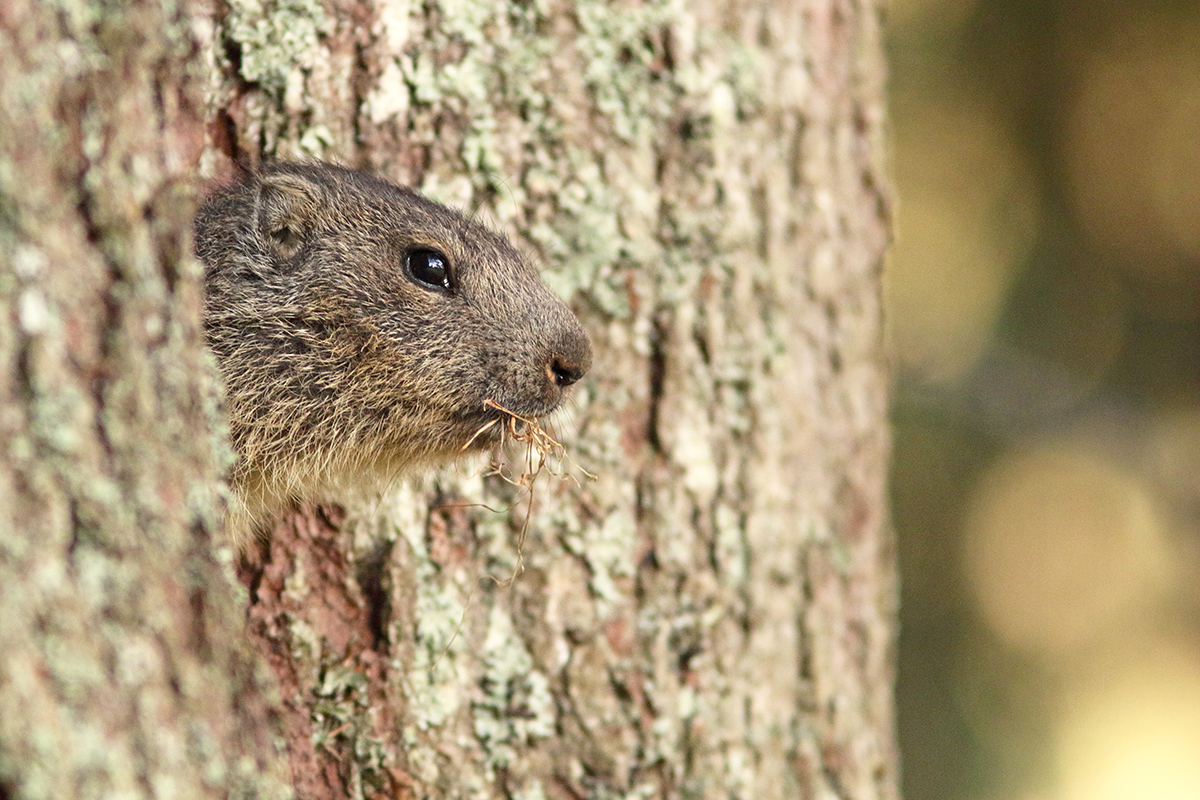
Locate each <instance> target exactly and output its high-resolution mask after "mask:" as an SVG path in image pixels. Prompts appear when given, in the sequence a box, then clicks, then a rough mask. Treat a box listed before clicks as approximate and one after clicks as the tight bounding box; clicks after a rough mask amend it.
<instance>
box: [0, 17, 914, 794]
mask: <svg viewBox="0 0 1200 800" xmlns="http://www.w3.org/2000/svg"><path fill="white" fill-rule="evenodd" d="M111 5H112V8H110V9H104V10H97V11H92V10H86V9H81V10H71V8H66V9H58V10H55V11H54V12H53V13H51V12H50V11H49V10H46V9H43V8H40V7H36V6H33V5H26V4H24V3H21V2H18V3H17V4H15V5H12V6H11V7H9V8H6V9H4V10H0V37H3V39H0V91H2V92H3V95H2V96H0V102H2V103H3V104H4V105H3V113H4V114H5V116H6V119H7V120H10V121H15V124H13V123H12V122H10V123H8V124H6V125H5V126H3V128H2V129H0V137H4V138H3V139H0V141H2V142H3V145H4V147H3V153H2V154H0V157H2V158H3V160H2V161H0V192H2V194H0V203H2V204H3V205H0V236H3V237H5V240H4V241H3V242H2V246H0V263H2V264H3V265H4V266H3V269H4V271H3V273H2V276H0V277H2V278H3V282H2V283H0V297H3V301H4V303H5V304H6V308H8V310H9V311H8V314H9V320H10V321H11V324H9V325H6V326H4V327H3V328H2V329H0V331H2V336H3V338H0V358H3V363H4V365H5V369H4V370H3V373H2V374H3V376H4V378H3V380H4V381H5V389H4V392H5V394H4V398H3V401H0V402H3V407H2V408H0V424H3V426H4V431H5V440H6V442H9V445H8V450H7V452H6V453H5V455H4V457H3V458H4V461H3V464H2V467H0V468H2V469H3V474H4V480H3V482H2V483H0V492H3V493H4V494H3V496H0V508H2V509H3V511H4V513H6V514H8V515H9V518H7V519H5V520H4V522H5V524H6V533H5V534H4V538H3V540H2V541H0V569H2V570H3V571H4V575H3V577H2V580H0V586H2V587H3V590H2V593H0V645H3V647H4V653H5V656H4V661H3V662H2V665H0V797H6V796H7V797H38V798H41V797H45V798H51V797H53V798H61V797H85V796H98V795H101V794H104V793H106V792H108V793H115V792H117V791H118V790H120V791H123V792H125V793H126V794H127V796H131V797H132V796H147V797H148V796H155V795H159V794H167V793H174V794H176V795H177V796H189V797H191V796H206V795H207V794H212V795H213V796H221V795H223V794H226V793H231V794H232V795H234V796H250V795H257V796H263V797H266V796H272V793H273V792H275V791H276V790H277V789H278V786H279V782H278V778H277V775H278V774H279V772H278V769H279V765H278V764H276V765H274V766H271V767H266V765H268V764H270V762H271V753H270V752H269V751H270V747H269V743H270V741H271V736H272V734H273V733H277V734H280V735H281V736H282V738H283V740H284V741H286V743H287V750H288V752H287V755H286V760H287V761H289V762H290V765H291V771H292V780H293V782H294V786H295V788H296V791H297V794H298V795H299V796H300V797H303V798H324V797H329V798H333V797H398V796H399V797H403V796H414V797H502V796H503V797H510V798H527V799H528V800H533V798H542V797H547V798H571V797H595V798H607V797H618V796H621V797H647V798H650V797H664V798H667V797H670V798H684V797H718V796H721V797H739V798H754V799H755V800H769V799H770V798H785V797H788V798H791V797H798V798H807V797H829V796H835V797H845V798H850V797H853V798H856V799H858V800H869V799H871V798H893V797H895V796H896V789H895V784H896V765H895V743H894V741H893V738H892V737H893V734H892V730H893V729H892V705H891V682H892V641H893V637H894V631H893V620H894V608H893V605H894V586H893V580H894V578H893V563H892V546H891V540H890V529H889V527H888V524H887V519H886V513H885V495H884V485H883V484H884V477H885V474H886V460H887V450H888V447H887V442H888V439H887V433H886V416H885V406H886V391H885V389H886V375H885V365H884V361H883V351H882V343H881V320H880V299H879V295H880V286H879V271H880V267H881V263H882V253H883V248H884V245H885V242H886V238H887V235H886V231H887V225H888V219H887V205H886V200H885V197H884V192H883V190H882V188H881V187H882V185H883V183H884V176H883V168H882V157H883V146H882V140H881V137H882V131H883V120H882V116H883V107H882V101H883V98H882V81H883V75H882V54H881V48H880V32H879V27H878V26H879V18H878V10H877V9H876V8H875V7H874V6H873V5H871V4H869V3H867V4H863V3H854V2H850V1H849V0H784V1H783V2H776V1H774V0H772V1H771V2H768V1H767V0H760V1H759V2H757V3H750V2H738V1H737V0H734V1H733V2H730V1H729V0H723V2H715V0H646V1H645V2H639V3H633V2H617V3H601V2H598V0H579V1H578V2H575V3H571V4H559V3H555V2H549V0H546V1H545V2H542V1H540V0H530V2H522V3H507V4H505V3H497V2H479V1H476V0H456V1H455V2H451V0H442V2H433V1H431V2H427V3H424V4H421V5H416V4H409V3H408V2H403V0H375V2H351V0H341V1H340V2H339V1H337V0H331V1H329V2H323V3H322V2H318V0H277V1H276V2H271V0H231V2H226V3H220V4H216V6H215V8H211V7H209V6H208V5H207V4H204V3H199V2H195V3H192V4H191V8H190V13H191V17H190V18H187V17H185V16H180V17H173V16H172V14H171V13H166V14H164V12H161V11H158V10H156V9H155V8H153V5H152V4H144V5H143V4H138V3H133V4H117V3H113V4H111ZM72 8H73V7H72ZM172 13H174V12H172ZM197 87H206V89H207V93H208V96H207V109H206V110H204V111H200V110H199V108H198V106H197V102H198V100H197V97H196V92H197V91H198V89H197ZM200 125H204V126H205V127H204V128H203V130H202V129H200V127H199V126H200ZM204 131H207V141H208V144H209V147H208V148H207V149H206V150H205V152H204V153H203V155H199V156H198V155H197V154H198V151H199V149H200V147H202V146H203V139H204V135H203V132H204ZM271 157H317V158H324V159H331V160H338V161H341V162H343V163H347V164H350V165H354V166H361V167H366V168H370V169H374V170H376V171H378V172H381V173H382V174H385V175H388V176H389V177H392V178H394V179H396V180H398V181H401V182H404V183H408V184H411V185H414V186H417V187H419V188H422V189H423V190H424V191H426V192H427V193H428V194H430V195H432V196H434V197H436V198H438V199H441V200H443V201H446V202H449V203H451V204H453V205H458V206H460V207H466V208H469V209H472V210H476V209H477V210H479V212H480V213H482V214H485V215H487V216H488V217H489V218H490V219H491V221H492V223H493V224H494V225H496V226H498V227H501V228H503V229H504V230H506V231H507V232H508V233H510V234H511V235H512V236H514V238H516V239H517V240H518V241H520V242H521V243H522V244H523V245H524V246H525V247H526V249H527V250H528V251H529V252H531V253H532V254H534V255H535V256H536V257H537V258H538V259H539V261H540V262H541V263H542V264H543V265H544V266H545V274H546V277H547V280H548V281H549V282H551V284H552V285H554V286H555V288H557V289H558V290H559V291H560V292H561V293H562V294H563V295H564V296H566V297H569V298H572V299H573V303H574V305H575V308H576V309H577V311H578V312H579V314H580V316H581V318H582V319H583V320H584V322H585V324H587V325H588V327H589V329H590V331H591V334H592V337H593V343H594V345H595V348H596V361H595V365H594V367H593V371H592V374H591V375H590V376H589V378H588V379H586V380H585V382H584V385H583V386H581V387H579V389H578V391H577V392H576V394H575V401H574V402H573V404H572V405H573V407H572V408H571V409H570V410H569V413H567V414H565V415H564V416H563V418H562V419H560V420H559V424H558V430H559V432H560V437H559V438H561V439H562V440H563V441H564V443H565V444H566V445H567V447H568V449H569V452H570V454H571V457H572V458H573V459H574V460H575V462H577V463H578V464H579V465H580V466H581V467H583V468H585V469H586V470H588V471H589V472H591V473H594V474H595V476H596V478H595V480H588V479H586V476H584V475H583V473H582V472H581V471H578V470H575V475H576V477H578V478H579V481H578V483H576V482H573V481H571V480H565V479H560V478H556V477H554V476H551V475H547V474H543V475H542V476H541V477H540V478H538V481H537V484H536V486H537V491H536V492H535V501H534V503H533V509H532V512H531V513H530V515H529V524H528V532H527V536H526V537H525V538H524V541H523V543H522V541H521V538H522V537H521V536H520V531H521V530H522V528H523V527H524V521H525V519H526V511H527V510H528V504H527V502H526V499H525V495H524V493H522V492H518V491H515V490H514V489H513V487H511V486H510V485H508V484H507V483H505V482H504V481H502V480H500V479H498V478H497V477H495V476H482V475H479V474H473V473H472V471H471V470H470V469H466V468H464V469H460V470H457V471H456V470H447V471H445V472H444V473H443V474H441V475H438V476H436V477H433V478H430V479H429V480H428V481H425V482H424V483H422V484H421V485H418V486H409V487H405V488H402V489H400V490H398V491H396V492H394V493H390V494H389V495H388V496H387V497H385V498H384V499H383V500H381V501H379V502H378V503H377V504H374V505H372V506H370V507H362V508H351V509H348V510H346V511H342V510H341V509H314V508H304V509H301V510H300V511H299V512H297V513H295V514H293V515H290V516H289V517H288V518H286V519H284V520H282V521H280V523H279V525H278V526H277V528H276V531H275V536H274V538H273V540H272V542H271V544H270V546H269V547H264V548H263V549H262V550H261V552H256V553H255V554H253V557H252V558H250V559H248V560H247V562H246V563H243V564H241V565H240V567H239V570H238V571H239V577H240V578H241V580H242V582H243V583H244V584H245V586H246V588H247V589H248V592H242V593H241V594H240V598H241V600H240V602H242V603H245V602H248V603H249V608H248V612H247V619H248V632H249V638H250V641H251V643H252V644H253V645H254V646H255V647H256V648H257V649H258V651H259V653H260V655H261V658H260V661H261V663H262V664H264V665H266V666H268V667H269V668H270V669H269V672H271V673H273V675H274V681H273V683H274V685H273V686H271V688H270V689H269V690H266V693H265V694H264V693H263V692H262V690H260V689H259V688H257V687H258V686H259V685H263V684H262V682H261V681H256V676H255V674H254V672H253V669H252V668H251V667H250V666H249V665H248V663H247V661H246V660H245V659H244V657H243V656H242V655H240V652H241V651H240V650H239V649H238V645H237V643H238V642H239V641H241V640H242V639H243V638H244V635H243V633H242V629H241V620H240V618H239V617H238V616H237V613H236V611H235V610H234V609H235V608H236V603H237V602H239V601H238V600H237V599H235V598H236V597H238V596H239V593H238V591H235V589H232V588H231V587H230V585H229V583H230V582H229V580H228V578H227V577H226V576H227V571H225V572H223V571H222V570H221V569H220V568H219V560H218V559H214V558H213V556H212V554H211V545H210V544H209V533H208V531H209V529H210V527H211V526H210V525H209V522H208V521H209V520H211V518H212V517H211V514H212V509H213V508H214V507H215V506H214V500H213V499H212V497H211V495H212V492H211V491H210V489H211V487H212V486H213V485H214V482H215V481H214V477H215V475H216V473H217V471H218V460H219V456H218V455H217V452H218V450H219V441H220V439H219V436H217V435H216V434H214V433H211V431H213V430H214V429H216V427H217V426H216V425H215V423H214V417H213V410H212V407H211V406H212V404H211V403H210V402H208V401H207V400H205V398H208V397H210V396H211V394H212V391H211V372H210V367H209V366H208V365H207V364H206V362H204V361H203V359H202V353H201V348H200V342H199V337H198V333H197V326H196V319H197V308H198V303H199V298H198V290H199V286H198V279H197V273H196V271H195V267H194V265H193V264H192V262H191V261H190V260H189V259H188V257H187V255H186V250H187V247H188V244H187V242H188V241H189V237H188V236H187V235H186V231H187V221H188V218H189V213H190V210H191V208H192V207H193V206H194V200H195V198H194V196H193V195H192V193H191V192H190V191H189V190H185V189H183V188H180V187H181V186H183V185H187V184H189V183H192V184H193V185H194V184H195V183H200V182H202V181H199V180H196V181H193V180H192V179H193V178H196V177H197V176H200V177H201V178H204V179H208V178H220V177H222V176H225V175H228V174H229V172H230V169H231V166H230V165H231V163H232V161H233V160H237V161H241V162H244V163H250V164H253V163H256V162H257V161H258V160H260V159H262V158H271ZM197 164H199V167H198V168H197V167H196V165H197ZM484 504H486V505H487V506H490V507H491V508H492V509H496V511H490V510H488V509H486V508H484V507H483V505H484ZM10 532H11V533H10ZM218 552H219V551H218ZM514 574H515V575H516V577H515V580H514V581H513V582H512V583H511V585H504V581H505V579H507V578H508V577H509V576H510V575H514ZM487 576H491V577H493V578H496V579H497V580H487V579H486V578H487ZM265 671H266V670H264V672H265ZM268 683H270V682H268ZM198 698H204V699H206V702H204V703H198V702H197V700H198ZM264 698H265V699H264ZM264 767H266V768H264ZM273 770H274V771H273Z"/></svg>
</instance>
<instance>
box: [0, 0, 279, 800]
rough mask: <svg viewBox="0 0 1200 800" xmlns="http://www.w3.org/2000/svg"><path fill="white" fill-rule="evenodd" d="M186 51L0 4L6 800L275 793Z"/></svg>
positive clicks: (160, 20)
mask: <svg viewBox="0 0 1200 800" xmlns="http://www.w3.org/2000/svg"><path fill="white" fill-rule="evenodd" d="M197 52H198V51H197V42H196V40H195V38H194V37H193V36H192V35H191V33H190V28H189V20H188V19H187V18H185V17H182V16H180V15H178V14H177V13H174V12H169V11H167V12H165V11H163V10H162V9H161V8H160V7H159V6H158V4H157V3H155V2H112V3H95V4H84V3H78V4H76V3H70V2H66V3H58V4H49V3H37V2H25V1H24V0H15V2H5V3H3V4H0V120H3V122H2V123H0V309H3V313H4V320H3V322H2V323H0V442H3V446H4V450H3V453H2V455H0V797H3V798H46V800H62V799H63V798H90V797H151V796H155V797H168V796H170V797H213V798H223V797H276V796H283V795H284V793H285V792H286V783H285V778H286V771H285V770H284V769H283V764H282V763H280V764H279V765H278V766H276V767H273V766H271V765H272V764H273V763H274V762H276V761H281V760H280V759H279V758H278V757H277V754H276V748H275V743H274V741H273V740H272V736H271V730H272V728H271V726H270V724H269V722H270V715H271V713H272V712H271V711H270V708H271V706H270V704H269V702H268V699H267V697H266V696H264V694H263V693H262V692H261V691H260V689H259V688H258V682H259V680H258V678H257V677H256V670H255V667H254V663H255V662H254V660H253V659H252V657H251V656H250V655H249V650H248V649H247V648H245V647H243V646H241V643H240V641H239V638H238V637H237V636H236V631H237V630H238V628H239V626H240V624H241V622H240V621H241V615H242V612H241V609H240V608H239V604H238V603H236V602H235V592H234V588H235V586H236V584H235V583H234V582H233V580H232V577H233V576H232V571H231V570H230V569H229V567H228V565H226V566H224V567H222V565H221V564H220V563H219V562H218V560H217V558H216V554H215V548H214V546H213V539H212V536H211V535H210V531H212V530H216V529H217V526H218V525H219V519H220V518H219V516H218V515H217V513H216V509H217V507H218V506H217V503H216V500H215V491H214V490H215V489H216V487H217V485H218V484H217V479H218V476H219V467H220V465H219V453H220V452H221V449H220V448H221V446H222V445H221V437H220V435H219V433H218V430H219V426H218V425H217V421H218V419H219V417H218V415H217V413H216V397H217V394H216V387H217V383H216V380H215V378H214V375H215V373H214V371H213V369H212V367H211V365H210V363H209V361H210V360H209V359H208V358H207V356H206V355H205V351H204V347H203V339H202V337H201V335H200V331H199V326H198V315H199V309H200V303H201V297H202V286H201V281H200V271H199V269H198V267H197V265H196V264H195V262H194V261H193V260H192V259H191V256H190V249H191V244H190V241H191V237H190V233H189V232H190V224H189V223H190V218H191V213H192V209H193V208H194V202H195V201H194V190H193V189H192V188H191V187H192V183H193V181H194V170H195V167H196V163H197V161H198V158H199V154H200V151H201V149H202V147H203V144H204V136H203V133H204V129H203V118H202V105H201V103H202V99H203V95H202V93H201V92H200V91H198V89H199V88H201V87H202V84H201V83H200V82H198V81H195V80H193V79H192V77H191V76H190V75H189V70H190V67H189V66H188V65H189V64H192V63H194V62H195V58H196V54H197ZM226 561H228V559H226ZM267 674H268V673H267V672H266V671H263V672H262V675H263V676H264V677H265V676H266V675H267Z"/></svg>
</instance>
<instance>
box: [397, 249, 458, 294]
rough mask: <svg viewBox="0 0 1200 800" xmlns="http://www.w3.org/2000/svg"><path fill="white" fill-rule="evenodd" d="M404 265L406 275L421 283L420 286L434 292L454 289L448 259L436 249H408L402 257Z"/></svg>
mask: <svg viewBox="0 0 1200 800" xmlns="http://www.w3.org/2000/svg"><path fill="white" fill-rule="evenodd" d="M404 266H405V269H406V270H407V271H408V276H409V277H410V278H412V279H413V280H414V281H416V282H417V283H418V284H420V285H421V287H422V288H425V289H432V290H434V291H436V292H452V291H454V281H453V278H452V277H451V275H450V260H449V259H448V258H446V257H445V256H444V255H442V254H441V253H439V252H438V251H437V250H427V249H424V248H419V249H416V250H409V251H408V255H407V256H405V257H404Z"/></svg>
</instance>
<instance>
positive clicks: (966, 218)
mask: <svg viewBox="0 0 1200 800" xmlns="http://www.w3.org/2000/svg"><path fill="white" fill-rule="evenodd" d="M896 172H897V184H898V186H900V187H901V190H902V194H901V197H900V202H899V205H898V208H897V214H896V243H895V247H894V248H893V251H892V254H891V259H890V261H889V266H888V270H887V273H886V275H885V290H886V293H887V294H886V296H887V302H888V322H889V326H890V334H891V337H892V342H893V346H894V348H895V352H896V354H897V355H898V357H899V359H900V361H901V363H902V364H903V365H904V366H905V367H907V368H909V369H911V370H914V371H916V372H918V373H920V374H921V375H922V376H923V377H924V378H925V379H926V380H930V381H933V382H938V383H949V382H951V381H954V380H957V379H958V378H960V377H962V375H963V373H964V372H965V371H966V370H967V369H968V368H969V367H970V366H971V365H972V364H973V363H974V362H975V359H976V358H977V357H978V356H979V354H980V353H981V352H982V350H983V348H984V346H985V345H986V344H987V341H988V339H989V337H990V336H991V333H992V328H993V326H994V324H995V321H996V317H997V315H998V313H999V310H1000V305H1001V302H1002V301H1003V299H1004V296H1005V292H1006V291H1007V289H1008V286H1009V283H1010V282H1011V280H1012V277H1013V275H1014V273H1015V272H1016V270H1017V268H1018V267H1019V265H1020V262H1021V260H1022V259H1023V258H1024V256H1025V254H1026V253H1027V252H1028V248H1029V246H1030V244H1031V243H1032V241H1033V236H1034V234H1035V232H1036V220H1037V217H1038V212H1037V205H1038V203H1037V199H1036V194H1035V191H1034V189H1033V181H1032V180H1031V178H1030V176H1029V174H1028V169H1027V167H1026V165H1025V163H1024V159H1023V158H1022V156H1021V154H1020V152H1019V150H1018V148H1016V147H1015V146H1014V145H1013V144H1012V142H1011V141H1010V140H1009V138H1008V136H1007V135H1006V134H1005V132H1004V130H1003V129H1002V127H1001V126H1000V125H999V124H998V123H997V122H996V121H995V119H993V117H992V116H991V115H990V114H989V113H987V111H986V110H985V109H984V108H980V107H958V108H954V107H948V106H929V107H926V108H923V109H914V110H913V111H911V112H910V113H909V114H908V115H906V117H905V118H904V120H902V121H899V122H898V123H897V129H896Z"/></svg>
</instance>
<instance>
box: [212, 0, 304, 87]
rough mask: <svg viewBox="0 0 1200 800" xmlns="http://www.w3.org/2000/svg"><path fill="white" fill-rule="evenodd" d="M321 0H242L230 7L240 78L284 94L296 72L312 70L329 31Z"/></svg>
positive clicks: (231, 32) (230, 22) (230, 31)
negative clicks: (322, 41) (239, 65)
mask: <svg viewBox="0 0 1200 800" xmlns="http://www.w3.org/2000/svg"><path fill="white" fill-rule="evenodd" d="M326 24H327V20H326V17H325V9H324V8H322V6H321V3H320V2H319V0H239V1H238V2H234V3H232V4H231V8H230V21H229V34H230V36H231V37H232V38H233V40H234V41H235V42H237V43H238V44H239V45H241V49H242V53H241V75H242V77H243V78H244V79H245V80H247V81H249V82H251V83H259V84H261V85H262V86H263V87H264V88H268V89H274V90H282V89H283V88H284V87H285V86H286V85H287V83H288V76H289V75H291V73H292V71H293V70H296V69H301V68H305V67H309V68H311V67H312V66H313V59H314V54H315V53H316V52H317V50H318V46H317V45H318V41H319V38H320V36H321V34H322V33H323V32H324V30H325V28H326Z"/></svg>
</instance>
